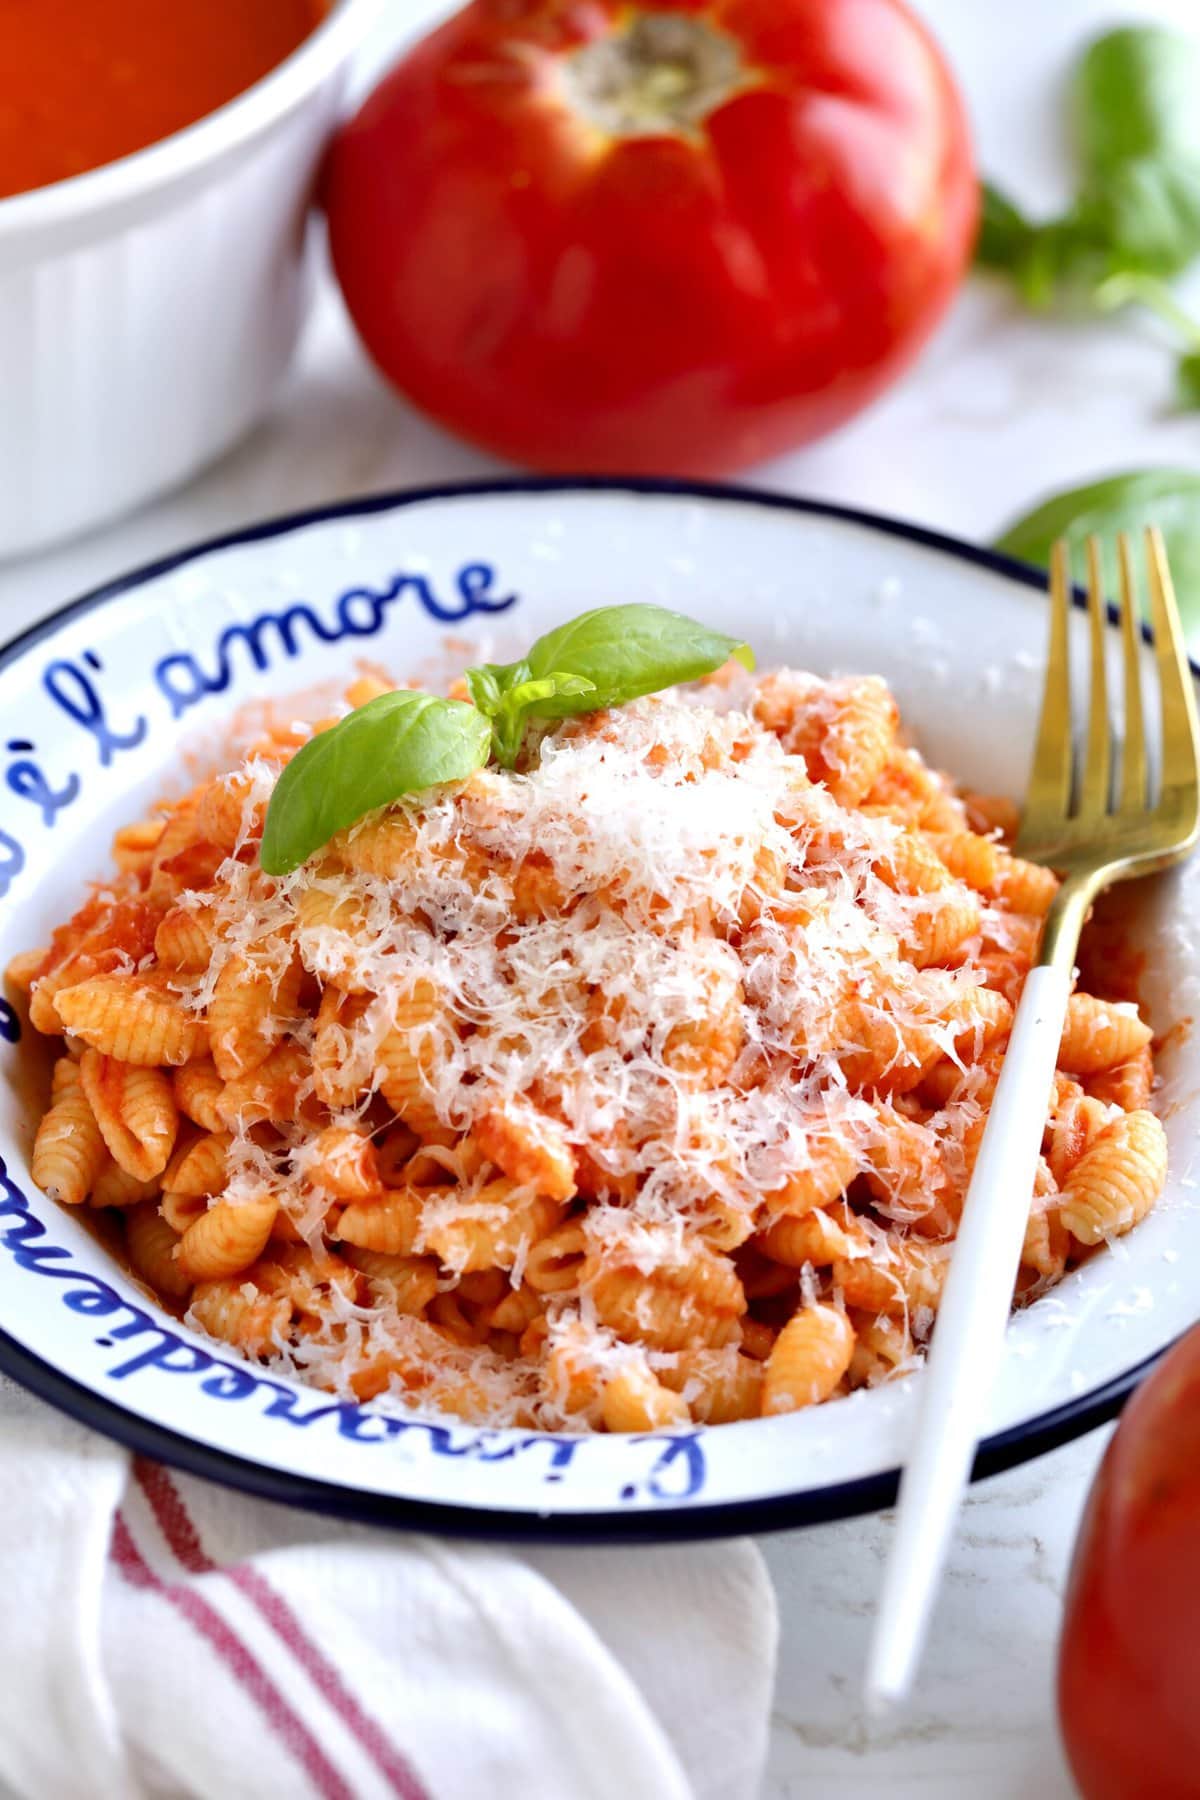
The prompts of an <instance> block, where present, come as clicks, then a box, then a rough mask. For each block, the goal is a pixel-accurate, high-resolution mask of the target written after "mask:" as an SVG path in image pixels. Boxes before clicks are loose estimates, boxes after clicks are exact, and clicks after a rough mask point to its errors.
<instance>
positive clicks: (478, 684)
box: [465, 663, 504, 719]
mask: <svg viewBox="0 0 1200 1800" xmlns="http://www.w3.org/2000/svg"><path fill="white" fill-rule="evenodd" d="M502 673H503V671H502V670H501V669H500V668H498V667H497V665H495V664H493V663H481V664H480V666H479V667H478V668H477V669H468V670H467V673H466V677H465V679H466V683H467V691H468V692H469V694H470V696H471V698H472V700H473V701H474V702H475V705H476V707H477V709H478V710H479V711H480V712H481V713H482V714H483V716H484V718H485V719H490V718H492V717H494V715H495V714H496V713H497V712H498V711H499V709H500V704H501V702H502V700H503V698H504V690H503V688H502V687H501V686H500V681H499V677H500V675H501V674H502Z"/></svg>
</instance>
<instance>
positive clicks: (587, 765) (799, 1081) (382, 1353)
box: [9, 669, 1166, 1432]
mask: <svg viewBox="0 0 1200 1800" xmlns="http://www.w3.org/2000/svg"><path fill="white" fill-rule="evenodd" d="M387 691H389V690H388V686H387V684H386V683H384V682H383V681H382V679H381V678H380V677H379V676H377V675H375V674H370V675H367V676H364V677H362V678H361V679H360V680H359V681H357V682H355V683H354V684H353V686H352V688H351V689H350V692H349V694H348V697H347V698H348V703H349V704H350V705H351V706H355V705H362V704H366V703H368V702H369V701H370V700H372V699H373V698H375V697H376V696H377V695H379V694H382V693H384V692H387ZM456 691H457V690H456ZM329 723H331V721H330V720H322V721H320V722H319V723H318V725H316V726H314V727H312V728H311V730H312V731H315V730H318V729H324V728H325V727H326V726H327V725H328V724H329ZM305 741H306V732H305V730H304V729H303V728H298V727H295V726H292V725H289V726H288V728H287V729H286V730H282V729H281V730H278V731H275V732H269V733H268V734H267V736H266V737H265V738H264V739H263V740H262V741H261V742H260V743H259V744H258V745H256V746H255V748H254V750H253V751H252V752H251V753H250V755H249V756H248V757H247V758H246V759H245V760H244V761H243V763H242V764H241V766H240V767H238V768H237V769H236V770H234V771H233V772H232V773H231V774H229V775H225V776H221V777H218V778H216V779H214V780H211V781H208V782H205V783H201V784H200V785H199V786H198V787H196V788H193V789H192V791H191V792H190V793H188V794H186V795H185V796H184V797H183V798H182V799H180V800H179V801H178V802H176V803H174V804H167V805H164V806H163V807H162V808H161V809H160V810H159V812H158V813H157V814H156V815H155V816H154V817H152V818H148V819H145V820H141V821H138V822H136V823H134V824H133V825H130V826H128V827H126V828H124V829H123V830H122V831H120V832H119V833H118V834H117V839H116V842H115V845H114V859H115V863H116V871H117V872H116V874H115V876H114V877H113V880H112V881H111V883H109V884H106V885H105V886H103V887H99V888H97V889H96V891H95V893H94V894H93V895H92V897H91V898H90V899H89V900H88V901H87V903H86V905H85V906H83V907H82V908H81V909H80V911H79V913H78V914H77V915H76V916H75V917H74V918H73V919H72V920H70V921H68V922H67V923H66V924H65V925H63V926H62V927H60V928H59V930H57V931H56V932H55V933H54V936H53V940H52V942H51V945H50V947H49V949H47V950H46V951H44V952H32V953H30V954H28V955H24V956H21V957H19V958H18V959H17V960H16V962H15V963H14V964H13V965H12V967H11V968H10V970H9V975H10V979H11V981H12V983H13V986H14V988H15V989H17V990H19V991H20V992H22V993H23V994H25V995H26V996H27V1003H28V1009H29V1015H30V1019H31V1021H32V1023H33V1024H34V1025H35V1027H36V1028H37V1029H38V1030H40V1031H43V1032H45V1033H47V1034H48V1035H49V1036H51V1037H54V1038H57V1039H59V1040H60V1044H61V1053H60V1055H59V1059H58V1061H57V1063H56V1066H55V1072H54V1080H53V1091H52V1093H51V1096H50V1099H49V1104H48V1107H47V1110H46V1112H45V1116H44V1117H43V1119H42V1122H41V1125H40V1127H39V1130H38V1135H37V1141H36V1144H35V1147H34V1153H33V1173H34V1178H35V1180H36V1181H37V1182H38V1183H39V1185H40V1186H42V1187H43V1188H44V1189H45V1190H46V1192H47V1193H49V1194H51V1195H52V1196H54V1197H55V1198H56V1199H58V1200H60V1201H62V1202H64V1203H65V1204H68V1205H80V1204H82V1203H84V1202H85V1201H89V1200H90V1203H91V1205H92V1206H94V1207H100V1208H110V1209H112V1211H113V1218H114V1221H120V1222H121V1226H122V1228H123V1231H124V1242H125V1247H126V1255H127V1258H128V1262H129V1264H130V1266H131V1268H132V1269H133V1271H134V1272H135V1274H136V1275H137V1276H138V1277H139V1278H140V1279H141V1280H142V1281H144V1282H147V1283H149V1284H150V1285H151V1286H152V1287H153V1288H155V1289H156V1290H157V1291H158V1292H159V1293H160V1294H161V1295H162V1296H163V1298H164V1299H165V1300H166V1301H168V1302H169V1303H170V1304H171V1305H172V1306H173V1307H175V1308H177V1309H180V1310H183V1311H184V1312H185V1316H186V1318H187V1319H188V1321H189V1322H190V1323H191V1324H192V1325H193V1326H194V1327H196V1328H197V1329H199V1330H201V1331H203V1332H206V1333H208V1334H209V1336H211V1337H213V1338H215V1339H217V1340H219V1341H221V1342H223V1343H225V1344H227V1345H229V1346H230V1347H231V1349H233V1350H236V1351H238V1352H240V1353H241V1354H242V1355H244V1356H246V1357H248V1358H250V1359H252V1360H254V1361H257V1362H262V1363H264V1364H268V1365H270V1366H271V1367H272V1368H274V1369H276V1370H279V1371H281V1372H283V1373H287V1374H292V1375H295V1376H298V1377H300V1378H301V1379H305V1380H309V1381H312V1382H314V1383H317V1384H318V1385H322V1386H325V1387H327V1388H331V1389H333V1390H334V1391H336V1392H338V1393H340V1394H342V1395H343V1396H346V1397H348V1398H355V1399H357V1400H360V1401H371V1402H373V1403H376V1404H379V1405H382V1406H385V1407H393V1408H411V1407H418V1408H433V1409H435V1410H441V1411H443V1412H446V1413H448V1414H450V1415H451V1416H453V1417H456V1418H464V1419H477V1420H486V1421H489V1422H494V1423H498V1424H517V1425H521V1426H522V1427H525V1428H546V1429H554V1430H564V1429H566V1430H587V1429H592V1430H608V1431H650V1432H653V1431H659V1430H662V1429H670V1428H674V1427H677V1426H681V1425H687V1424H688V1423H697V1424H725V1423H731V1422H734V1421H737V1420H741V1419H749V1418H757V1417H762V1416H764V1415H773V1414H778V1413H785V1412H790V1411H794V1410H796V1409H798V1408H802V1407H806V1406H811V1405H817V1404H821V1403H823V1402H827V1401H829V1400H832V1399H835V1398H836V1397H838V1396H839V1395H842V1394H846V1393H851V1392H853V1391H854V1390H856V1389H859V1388H863V1387H870V1386H874V1385H876V1384H878V1383H882V1382H886V1381H890V1380H893V1379H895V1378H896V1377H897V1376H901V1375H904V1374H905V1373H907V1371H908V1370H909V1369H911V1368H913V1367H914V1366H916V1364H917V1362H918V1361H919V1358H920V1356H921V1354H922V1351H923V1348H924V1345H925V1344H926V1342H927V1341H928V1338H929V1334H930V1332H931V1330H932V1329H933V1328H934V1322H935V1319H936V1314H937V1307H938V1301H939V1297H940V1294H941V1290H942V1284H943V1281H944V1278H945V1273H946V1269H947V1266H948V1259H949V1256H950V1253H951V1249H952V1244H953V1238H954V1234H955V1231H956V1229H957V1224H958V1220H959V1217H960V1214H961V1210H962V1203H963V1199H964V1196H965V1192H966V1188H967V1185H968V1183H969V1180H970V1176H971V1170H972V1168H973V1166H974V1160H975V1156H976V1154H977V1152H978V1147H979V1142H980V1139H981V1136H982V1133H983V1129H984V1125H985V1123H986V1119H987V1113H988V1107H989V1106H990V1103H991V1099H992V1095H993V1093H994V1091H995V1086H996V1081H997V1079H998V1076H999V1071H1000V1067H1001V1064H1002V1060H1003V1055H1004V1050H1005V1047H1006V1045H1007V1041H1008V1035H1009V1032H1010V1031H1011V1028H1012V1022H1013V1015H1014V1009H1015V1006H1016V1003H1017V1001H1018V1000H1019V997H1020V992H1021V986H1022V983H1023V981H1024V978H1025V975H1026V973H1027V972H1028V970H1029V968H1030V966H1031V964H1032V962H1033V960H1034V958H1035V957H1036V954H1037V945H1038V939H1039V933H1040V930H1041V922H1042V919H1043V917H1044V915H1045V913H1046V911H1047V909H1048V907H1049V905H1050V903H1051V901H1052V899H1053V896H1054V893H1055V891H1056V887H1057V883H1056V880H1055V877H1054V875H1053V874H1052V873H1051V872H1050V871H1048V870H1046V869H1044V868H1041V867H1038V866H1035V865H1032V864H1029V863H1025V862H1022V861H1021V859H1020V858H1018V857H1017V856H1015V855H1014V853H1013V851H1012V849H1011V848H1010V841H1011V831H1012V825H1013V813H1012V808H1011V806H1010V805H1008V803H1005V802H1000V801H993V800H990V799H988V798H987V797H984V796H978V795H970V796H963V795H960V794H959V793H958V791H957V790H956V789H955V787H954V784H953V783H952V782H951V781H950V779H949V778H948V777H946V776H944V775H941V774H939V773H937V772H936V771H934V770H932V769H930V768H929V767H928V766H927V765H926V764H925V763H924V762H923V760H922V759H921V757H920V755H919V754H918V752H917V751H915V750H914V749H912V748H911V747H909V746H908V745H906V744H905V743H904V742H903V741H902V740H901V738H900V736H899V723H898V718H897V711H896V706H895V702H894V701H893V699H892V696H891V695H890V693H889V692H888V690H887V688H886V686H885V685H884V684H883V682H882V681H880V680H878V679H877V678H875V677H867V678H847V679H844V680H838V681H822V680H820V679H818V678H817V677H816V676H812V675H808V674H803V673H800V672H797V671H792V670H786V669H784V670H776V671H774V672H771V673H769V674H766V675H763V676H761V677H759V678H757V679H754V678H752V677H750V676H748V675H745V674H744V672H742V671H740V670H739V671H737V672H735V673H734V674H733V675H732V676H731V678H729V679H726V677H725V675H724V674H722V677H721V679H720V680H714V681H711V682H707V683H700V684H698V685H697V686H696V687H695V688H692V689H683V690H677V691H673V692H671V693H668V694H666V695H663V696H659V697H656V698H654V699H646V700H641V701H637V702H635V703H633V704H631V705H629V706H626V707H623V708H621V709H619V710H615V711H611V712H600V713H596V714H594V715H591V716H581V717H577V718H574V719H571V720H568V721H566V722H565V723H559V724H556V725H553V726H546V727H545V728H544V729H542V730H541V731H540V734H537V735H535V738H534V740H533V742H532V744H531V745H530V746H529V747H527V748H526V750H525V751H524V752H523V756H522V760H521V761H520V762H519V764H518V767H517V769H516V771H515V772H513V773H508V772H505V771H501V770H499V769H496V768H487V769H484V770H482V771H480V772H479V773H477V774H475V775H473V776H471V777H470V778H469V779H468V780H466V781H464V782H460V783H457V784H453V785H450V786H447V787H444V788H440V789H435V790H431V791H430V792H429V793H428V794H427V795H425V796H423V797H422V799H421V801H420V803H418V802H417V801H415V800H414V801H413V802H412V803H411V804H403V803H397V804H395V805H393V806H390V807H385V808H383V809H381V810H380V811H378V812H375V813H372V814H368V815H367V817H366V818H364V819H363V820H361V821H360V822H359V823H358V824H357V825H354V826H351V827H349V828H348V829H346V830H344V831H341V832H339V833H338V834H337V835H336V836H335V837H334V838H332V839H331V840H330V842H329V843H328V844H326V845H325V846H323V848H322V849H321V850H320V851H319V852H318V853H317V854H316V855H315V856H313V858H312V859H311V860H310V861H309V862H308V863H307V864H305V865H304V866H303V867H301V868H300V869H298V870H297V871H296V872H295V873H294V874H291V875H287V876H280V877H271V876H268V875H266V874H265V873H264V872H263V870H262V868H261V866H260V864H259V859H258V844H259V840H260V838H261V834H262V830H263V823H264V818H265V815H266V809H267V805H268V802H269V800H270V796H271V793H272V789H273V786H274V784H275V782H276V780H277V779H278V776H279V772H280V770H281V769H282V767H283V766H284V764H285V763H286V762H287V760H288V759H289V757H290V756H292V755H293V754H294V753H295V751H296V749H297V748H298V747H299V746H300V745H302V744H303V743H304V742H305ZM1006 836H1007V837H1008V838H1009V840H1010V841H1009V842H1006V841H1005V839H1006ZM1153 1084H1154V1064H1153V1059H1152V1054H1151V1031H1150V1027H1149V1025H1148V1024H1147V1023H1146V1022H1145V1021H1144V1020H1143V1019H1142V1018H1141V1016H1140V1015H1139V1013H1138V1011H1137V1008H1136V1007H1135V1006H1133V1005H1131V1004H1129V1003H1128V1001H1127V998H1126V997H1125V996H1121V998H1120V999H1119V1000H1118V999H1109V998H1107V997H1105V996H1103V995H1100V994H1089V993H1085V992H1082V991H1081V992H1077V993H1076V994H1074V995H1073V997H1072V999H1071V1003H1070V1008H1069V1012H1068V1017H1067V1023H1066V1028H1065V1030H1064V1033H1063V1039H1062V1047H1061V1052H1060V1058H1059V1073H1058V1075H1057V1076H1056V1082H1055V1089H1054V1093H1053V1095H1052V1097H1051V1100H1050V1103H1049V1106H1048V1108H1047V1116H1046V1126H1045V1137H1044V1141H1043V1146H1042V1148H1043V1157H1042V1160H1041V1163H1040V1165H1039V1169H1038V1175H1037V1180H1036V1182H1035V1185H1034V1191H1033V1192H1032V1193H1031V1194H1030V1196H1029V1218H1028V1224H1027V1227H1026V1232H1025V1243H1024V1248H1023V1252H1022V1267H1021V1274H1020V1277H1019V1280H1018V1282H1017V1288H1016V1300H1017V1302H1018V1303H1024V1302H1026V1301H1028V1300H1030V1299H1033V1298H1036V1297H1037V1296H1038V1295H1039V1294H1041V1293H1042V1292H1043V1291H1044V1290H1045V1288H1046V1287H1047V1286H1049V1285H1050V1284H1051V1283H1053V1282H1055V1281H1057V1280H1059V1279H1060V1278H1061V1277H1062V1276H1063V1275H1064V1274H1065V1273H1066V1272H1067V1270H1068V1269H1069V1268H1070V1267H1071V1266H1072V1265H1073V1264H1076V1263H1078V1262H1079V1261H1080V1260H1082V1259H1083V1258H1084V1257H1085V1256H1087V1255H1090V1254H1093V1253H1094V1251H1095V1249H1096V1247H1097V1246H1099V1245H1102V1244H1103V1242H1104V1241H1105V1240H1107V1239H1109V1238H1111V1237H1113V1236H1115V1235H1117V1234H1118V1233H1120V1232H1122V1231H1127V1230H1129V1229H1131V1228H1132V1227H1133V1226H1134V1225H1136V1224H1137V1222H1138V1221H1139V1220H1140V1219H1141V1218H1142V1217H1143V1216H1144V1214H1145V1213H1146V1212H1147V1211H1148V1209H1149V1208H1150V1207H1151V1206H1152V1205H1153V1204H1154V1201H1155V1200H1156V1198H1157V1197H1158V1194H1159V1193H1160V1191H1161V1189H1162V1187H1163V1183H1164V1179H1165V1169H1166V1149H1165V1137H1164V1134H1163V1130H1162V1126H1161V1125H1160V1124H1159V1122H1158V1120H1157V1119H1156V1117H1155V1116H1154V1114H1153V1112H1152V1111H1151V1110H1150V1108H1151V1103H1152V1098H1153Z"/></svg>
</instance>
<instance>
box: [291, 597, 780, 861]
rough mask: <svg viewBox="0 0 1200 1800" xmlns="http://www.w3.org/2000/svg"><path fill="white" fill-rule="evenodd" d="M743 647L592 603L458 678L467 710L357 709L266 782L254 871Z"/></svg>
mask: <svg viewBox="0 0 1200 1800" xmlns="http://www.w3.org/2000/svg"><path fill="white" fill-rule="evenodd" d="M730 657H736V658H737V660H738V661H739V662H741V663H742V664H743V665H744V666H745V667H746V668H748V669H752V668H753V667H754V657H753V654H752V652H751V651H750V649H749V646H748V645H746V644H744V643H742V642H741V641H740V640H739V639H737V638H731V637H726V636H725V634H724V633H723V632H720V631H710V630H709V628H708V627H707V626H706V625H699V624H697V623H696V621H695V620H694V619H689V618H686V617H685V616H684V615H683V614H682V613H676V612H670V611H668V610H667V609H666V608H665V607H662V606H601V607H597V608H595V609H594V610H593V611H591V612H586V613H581V614H580V616H579V617H578V618H577V619H572V620H570V621H569V622H568V623H567V624H566V625H560V626H559V627H558V628H557V629H556V630H554V631H550V632H547V633H546V635H545V636H544V637H540V638H538V640H537V642H536V643H535V644H534V645H533V647H532V649H531V650H530V651H529V653H528V655H527V656H524V657H522V658H521V659H520V661H518V662H514V663H484V664H482V665H481V666H480V667H478V668H475V669H468V670H467V677H466V679H467V685H468V688H469V690H470V694H471V698H472V700H473V701H474V705H473V706H468V705H467V704H466V703H465V702H463V701H461V700H441V699H438V698H436V697H435V696H434V695H432V694H421V693H414V692H412V691H411V690H407V689H405V690H401V691H400V692H398V693H394V694H382V695H380V696H379V698H378V699H376V700H370V701H368V702H367V704H366V705H365V706H360V707H358V708H357V709H356V710H355V711H354V712H352V713H351V714H350V715H349V716H348V717H347V718H345V719H342V720H341V721H340V722H339V723H338V724H337V725H334V726H331V727H330V729H329V730H328V731H323V732H321V733H320V734H319V735H318V736H317V737H315V738H313V739H312V741H311V743H308V744H305V745H304V747H303V748H302V749H301V750H300V751H298V752H297V754H296V755H295V756H294V757H293V758H292V760H291V762H289V763H288V765H287V767H286V768H285V769H284V771H283V773H282V774H281V776H280V777H279V780H278V782H277V783H276V787H275V791H274V793H273V794H272V796H271V804H270V807H269V808H268V811H267V822H266V828H265V830H264V832H263V841H262V849H261V852H260V858H259V860H260V862H261V864H262V867H263V869H264V870H265V871H266V873H267V874H268V875H287V874H290V873H291V871H292V870H293V869H297V868H299V866H300V864H301V863H303V862H307V860H308V858H309V857H310V856H312V855H313V854H314V853H315V852H316V851H317V850H319V849H320V848H321V846H322V845H323V844H326V843H328V841H329V839H330V838H331V837H332V836H333V834H334V833H335V832H337V831H342V830H344V829H345V827H346V826H347V825H353V824H354V822H355V821H356V820H357V819H361V818H362V817H363V816H364V815H365V814H366V813H369V812H373V811H374V810H375V808H376V807H379V806H387V805H389V804H390V803H391V802H392V801H393V800H399V799H402V798H404V797H405V796H406V795H412V794H419V793H422V792H423V791H424V790H425V789H427V788H432V787H437V786H439V785H440V784H441V783H443V782H447V781H465V780H466V778H467V776H469V775H472V774H474V772H475V770H476V769H481V768H483V766H484V764H485V763H486V762H488V760H489V759H490V758H491V757H492V756H494V757H495V759H496V761H497V762H498V763H500V764H501V765H502V766H503V767H504V768H508V769H511V768H514V767H515V766H516V763H517V759H518V757H519V756H520V753H521V747H522V744H523V743H524V740H525V736H526V733H527V731H528V730H529V727H530V725H531V724H532V723H533V722H534V721H545V720H550V719H565V718H569V717H571V716H572V715H573V714H575V713H581V712H595V711H598V710H599V709H600V708H601V707H609V706H620V705H623V704H624V703H625V702H626V701H628V700H636V699H638V698H640V696H642V695H643V694H653V693H657V692H659V691H660V690H661V689H662V688H668V687H674V686H675V685H676V684H677V683H679V682H681V681H695V680H696V679H697V678H698V677H699V676H701V675H708V674H711V673H712V671H713V670H714V669H719V668H720V667H721V665H722V663H725V662H728V661H729V659H730Z"/></svg>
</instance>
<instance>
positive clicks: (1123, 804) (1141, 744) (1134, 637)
mask: <svg viewBox="0 0 1200 1800" xmlns="http://www.w3.org/2000/svg"><path fill="white" fill-rule="evenodd" d="M1117 556H1118V560H1119V563H1120V570H1121V649H1122V655H1123V660H1124V672H1125V744H1124V748H1123V750H1122V753H1121V798H1120V810H1121V811H1122V812H1139V813H1140V812H1141V811H1142V810H1143V809H1144V807H1145V805H1146V721H1145V715H1144V713H1143V711H1142V642H1141V632H1140V630H1139V625H1140V623H1141V620H1140V616H1139V612H1138V594H1137V582H1136V580H1135V579H1134V573H1133V546H1132V545H1131V544H1130V542H1129V533H1128V532H1127V531H1122V532H1118V534H1117Z"/></svg>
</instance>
